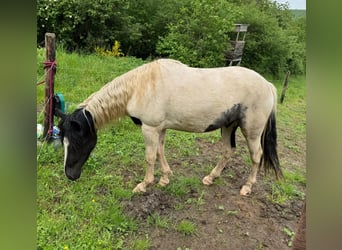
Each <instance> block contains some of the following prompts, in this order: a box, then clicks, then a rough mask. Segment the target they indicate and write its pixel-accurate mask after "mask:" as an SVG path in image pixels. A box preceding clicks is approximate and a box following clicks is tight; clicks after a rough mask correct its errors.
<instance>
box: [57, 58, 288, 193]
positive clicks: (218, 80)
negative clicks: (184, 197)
mask: <svg viewBox="0 0 342 250" xmlns="http://www.w3.org/2000/svg"><path fill="white" fill-rule="evenodd" d="M276 104H277V91H276V88H275V87H274V85H273V84H272V83H270V82H268V81H267V80H266V79H265V78H264V77H262V76H261V75H260V74H259V73H257V72H255V71H253V70H252V69H248V68H245V67H241V66H231V67H217V68H194V67H189V66H188V65H185V64H183V63H181V62H179V61H176V60H173V59H158V60H154V61H152V62H149V63H145V64H143V65H141V66H139V67H137V68H135V69H132V70H130V71H128V72H127V73H124V74H122V75H120V76H118V77H116V78H114V79H113V80H112V81H110V82H108V83H107V84H105V85H104V86H103V87H102V88H100V89H99V90H98V91H97V92H94V93H92V94H91V95H90V96H89V97H88V98H87V99H86V100H84V101H83V102H82V103H80V104H79V105H78V107H77V108H76V109H75V110H74V112H72V113H71V114H65V113H62V112H61V110H58V109H57V110H55V115H56V116H58V117H59V118H60V122H59V124H58V127H59V129H60V138H61V140H62V144H63V145H64V170H65V175H66V176H67V177H68V179H70V180H76V179H78V178H79V177H80V175H81V171H82V166H83V165H84V163H85V162H86V161H87V159H88V157H89V155H90V153H91V151H92V150H93V149H94V147H95V145H96V142H97V131H98V130H99V129H101V128H102V127H103V126H104V125H105V124H108V123H110V122H112V121H115V120H117V119H118V118H119V117H124V116H129V117H130V118H131V119H132V120H133V122H134V123H135V124H137V125H139V126H141V131H142V134H143V137H144V143H145V160H146V162H145V164H146V173H145V177H144V179H143V181H142V182H140V183H139V184H137V186H136V187H135V188H134V189H133V192H146V187H147V186H148V185H150V184H152V183H153V182H154V166H155V162H156V160H157V159H159V161H160V165H161V172H162V176H161V177H160V180H159V184H160V185H161V186H165V185H167V184H169V177H170V176H171V175H172V174H173V172H172V170H171V168H170V166H169V164H168V162H167V160H166V158H165V154H164V145H165V136H166V130H167V129H173V130H178V131H185V132H194V133H204V132H209V131H213V130H216V129H221V135H222V141H223V143H224V145H225V150H224V154H223V156H222V158H221V159H220V160H219V162H218V163H217V165H216V166H215V167H214V168H213V169H212V171H211V172H210V173H209V174H208V175H207V176H205V177H204V178H203V179H202V183H203V184H204V185H211V184H212V183H213V180H214V179H215V178H218V177H219V176H220V174H221V172H222V170H223V169H224V167H225V166H226V164H227V162H228V160H229V159H230V158H231V155H232V153H233V152H234V149H235V147H236V143H235V132H236V130H237V128H238V127H239V128H240V130H241V131H242V134H243V136H244V137H245V139H246V141H247V146H248V149H249V152H250V157H251V160H252V169H251V172H250V174H249V176H248V178H247V181H246V182H245V184H244V185H243V186H242V187H241V189H240V194H241V195H243V196H245V195H249V194H250V193H251V191H252V186H253V185H254V184H255V183H256V177H257V172H258V170H259V168H261V167H262V166H263V167H264V170H265V172H268V170H273V171H274V173H275V176H276V178H277V179H278V178H279V177H282V176H283V175H282V170H281V168H280V165H279V159H278V154H277V148H276V147H277V131H276Z"/></svg>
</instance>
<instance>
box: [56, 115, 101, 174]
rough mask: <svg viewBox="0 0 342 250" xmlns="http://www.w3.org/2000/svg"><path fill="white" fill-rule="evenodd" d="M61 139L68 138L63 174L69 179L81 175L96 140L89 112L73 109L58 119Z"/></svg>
mask: <svg viewBox="0 0 342 250" xmlns="http://www.w3.org/2000/svg"><path fill="white" fill-rule="evenodd" d="M58 127H59V128H60V135H61V140H62V143H63V139H64V137H66V138H68V141H69V146H68V153H67V159H66V163H65V174H66V175H67V177H68V178H69V179H71V180H76V179H78V178H79V177H80V175H81V170H82V166H83V165H84V163H85V162H86V161H87V159H88V158H89V155H90V153H91V151H92V150H93V149H94V147H95V145H96V142H97V135H96V130H95V125H94V121H93V118H92V116H91V114H90V113H89V112H88V111H86V110H85V111H84V112H83V110H82V109H77V110H75V111H74V112H73V113H72V114H70V115H66V116H64V117H63V118H62V120H61V121H60V123H59V125H58Z"/></svg>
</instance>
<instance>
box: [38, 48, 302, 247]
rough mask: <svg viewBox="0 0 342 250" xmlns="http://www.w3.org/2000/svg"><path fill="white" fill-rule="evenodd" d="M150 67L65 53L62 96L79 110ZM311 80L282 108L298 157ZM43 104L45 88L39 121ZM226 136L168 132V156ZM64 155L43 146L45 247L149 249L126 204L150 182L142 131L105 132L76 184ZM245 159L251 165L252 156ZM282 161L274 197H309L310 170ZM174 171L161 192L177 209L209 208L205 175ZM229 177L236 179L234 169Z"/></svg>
mask: <svg viewBox="0 0 342 250" xmlns="http://www.w3.org/2000/svg"><path fill="white" fill-rule="evenodd" d="M44 56H45V52H44V50H42V49H39V50H37V61H38V62H37V82H38V81H40V80H41V79H44V71H43V65H42V62H43V61H44ZM142 63H144V62H143V61H142V60H139V59H135V58H129V57H123V58H111V57H99V56H95V55H88V56H81V55H77V54H67V53H65V52H63V50H60V49H58V50H57V74H56V78H55V92H60V93H62V94H63V95H64V97H65V100H66V102H67V103H68V111H69V112H72V111H73V110H74V109H75V108H76V107H77V104H78V103H79V102H81V101H83V100H84V99H85V98H86V97H87V96H88V95H90V94H91V93H93V92H94V91H96V90H98V89H99V88H100V87H101V86H102V85H103V84H105V83H106V82H108V81H110V80H112V79H113V78H115V77H116V76H118V75H121V74H122V73H124V72H126V71H128V70H130V69H132V68H135V67H137V66H139V65H141V64H142ZM304 81H305V79H304V78H303V77H293V78H290V87H289V89H288V92H287V95H286V98H285V101H284V104H282V105H278V129H279V132H278V135H279V141H280V143H279V144H282V145H285V147H286V149H287V150H288V151H289V152H292V153H293V154H297V155H298V154H300V153H301V152H298V151H299V148H301V147H300V146H301V145H300V144H299V143H300V142H305V129H306V124H305V88H304V87H303V82H304ZM275 85H276V86H277V88H278V90H279V93H280V92H281V86H282V82H281V81H276V82H275ZM43 106H44V87H43V85H39V86H37V107H38V111H39V112H38V113H37V123H42V121H43V115H42V112H41V111H40V110H41V109H42V107H43ZM56 122H57V121H56V120H55V123H56ZM289 131H291V133H289ZM219 138H220V133H219V131H215V132H211V133H206V134H191V133H184V132H177V131H168V133H167V137H166V150H165V151H166V157H167V158H177V159H183V158H187V157H189V156H197V155H199V153H200V152H199V148H198V146H197V145H196V143H195V142H196V140H197V139H201V140H206V141H208V142H210V143H213V142H215V141H217V140H218V139H219ZM63 154H64V152H63V148H62V147H58V146H57V147H56V146H54V145H53V144H45V143H40V144H38V145H37V248H38V249H149V248H150V247H151V246H152V240H151V238H150V236H149V235H148V233H146V234H144V235H143V236H139V237H132V235H135V234H137V231H138V230H139V228H140V226H141V225H140V224H139V223H140V222H138V221H136V220H134V219H132V218H130V217H127V216H126V215H125V213H124V211H123V205H122V202H123V201H127V200H129V199H130V198H131V197H132V192H131V190H132V189H133V188H134V186H135V185H136V184H137V183H138V182H140V181H141V180H142V179H143V174H144V169H143V168H142V166H143V162H144V154H145V153H144V143H143V137H142V134H141V131H140V128H139V127H137V126H135V125H134V124H133V123H132V122H131V121H130V119H128V118H124V119H120V120H119V121H117V122H116V123H114V124H111V125H108V126H107V127H105V128H104V129H102V130H101V131H99V133H98V143H97V146H96V148H95V149H94V151H93V152H92V154H91V156H90V158H89V160H88V161H87V163H86V164H85V166H84V169H83V173H82V177H81V178H80V179H79V180H77V181H76V182H71V181H68V180H67V179H66V177H65V175H64V170H63V157H64V155H63ZM242 158H243V159H245V160H246V161H247V162H250V159H249V157H248V154H247V153H245V155H242ZM181 162H182V163H181V164H182V166H181V167H182V168H185V169H186V168H189V169H190V168H191V169H194V171H195V172H196V171H203V168H204V167H203V166H196V167H197V168H194V166H193V164H192V163H189V162H186V161H183V160H182V161H181ZM282 164H283V165H285V166H286V171H285V177H286V180H287V181H286V182H277V183H275V184H274V183H273V184H272V185H273V186H272V188H271V190H272V192H271V195H270V197H269V199H270V200H271V201H272V202H275V203H281V202H285V201H286V200H289V199H295V198H298V197H302V196H303V195H304V193H303V191H302V190H303V188H304V187H305V185H306V178H305V171H303V170H300V169H303V166H297V165H296V164H293V163H291V164H292V165H291V164H290V163H287V162H282ZM211 167H213V166H210V167H208V165H207V166H205V168H206V170H205V171H210V169H211ZM173 171H174V176H173V177H172V178H171V183H170V184H169V185H168V186H166V187H163V188H161V189H162V190H163V192H166V193H167V194H168V195H171V196H175V197H177V198H178V199H180V200H181V202H180V203H178V204H177V205H175V207H174V209H175V211H177V210H181V209H184V207H187V205H189V204H194V205H195V206H197V207H198V206H203V205H204V204H206V202H205V200H204V196H205V192H204V191H203V189H202V188H203V185H202V183H201V178H198V176H195V175H188V176H185V175H178V174H177V171H179V170H177V169H173ZM227 175H228V176H229V177H230V178H234V177H235V173H234V172H228V173H227ZM127 176H129V178H128V177H127ZM225 183H226V182H225V181H224V180H223V179H220V178H219V179H217V180H215V185H223V184H225ZM270 185H271V184H270ZM189 192H196V193H198V194H199V196H198V197H196V198H193V197H192V198H189V195H188V194H189ZM223 209H224V207H223ZM218 210H220V207H218ZM221 210H222V209H221ZM224 212H226V213H227V215H229V216H231V215H235V214H236V213H237V211H235V210H232V211H224ZM145 223H146V222H145ZM147 223H148V225H149V226H150V227H157V228H161V229H170V228H172V229H174V230H176V231H177V232H179V233H180V234H183V235H185V236H191V235H194V234H196V231H197V227H198V226H197V225H196V223H194V222H191V221H189V220H182V221H180V222H179V223H177V224H176V225H172V223H171V221H170V219H169V218H164V217H162V216H160V215H159V214H152V215H150V216H149V217H148V218H147ZM129 236H131V237H129ZM128 238H129V242H128Z"/></svg>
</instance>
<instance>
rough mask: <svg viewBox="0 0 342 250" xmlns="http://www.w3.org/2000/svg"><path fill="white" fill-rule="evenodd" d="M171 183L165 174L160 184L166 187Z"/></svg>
mask: <svg viewBox="0 0 342 250" xmlns="http://www.w3.org/2000/svg"><path fill="white" fill-rule="evenodd" d="M169 183H170V181H169V179H168V178H166V177H163V176H162V177H161V178H160V180H159V185H160V186H162V187H165V186H166V185H167V184H169Z"/></svg>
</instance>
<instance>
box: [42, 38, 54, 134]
mask: <svg viewBox="0 0 342 250" xmlns="http://www.w3.org/2000/svg"><path fill="white" fill-rule="evenodd" d="M55 40H56V35H55V34H54V33H46V34H45V51H46V52H45V56H46V61H45V62H44V64H45V66H44V68H45V111H44V132H43V138H45V140H46V141H50V139H51V135H52V130H53V95H54V76H55V73H56V62H55V60H56V51H55Z"/></svg>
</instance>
